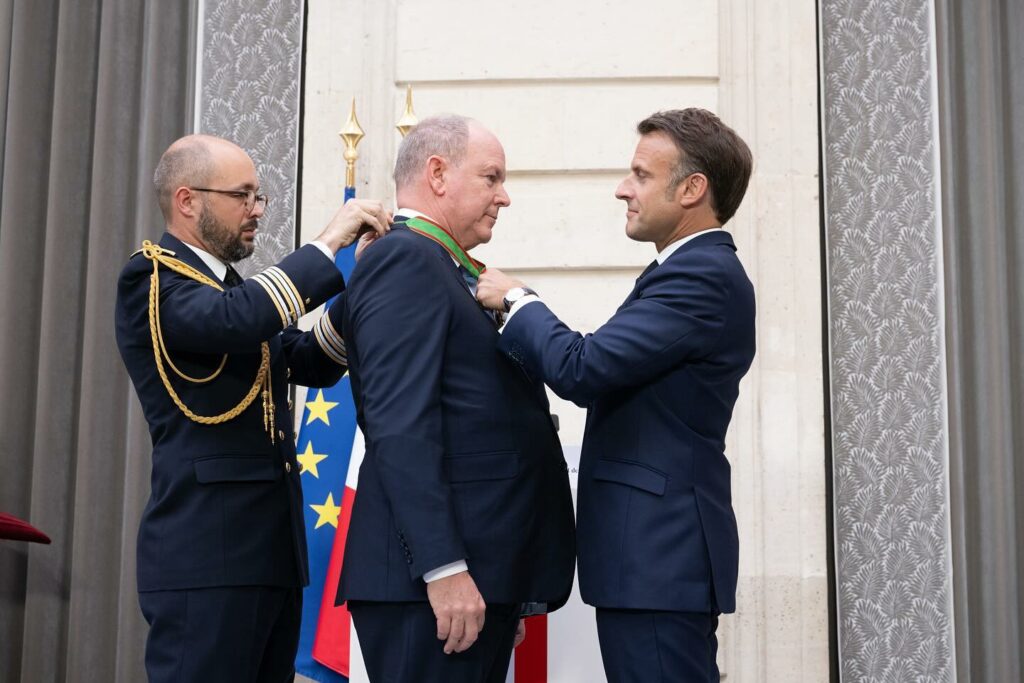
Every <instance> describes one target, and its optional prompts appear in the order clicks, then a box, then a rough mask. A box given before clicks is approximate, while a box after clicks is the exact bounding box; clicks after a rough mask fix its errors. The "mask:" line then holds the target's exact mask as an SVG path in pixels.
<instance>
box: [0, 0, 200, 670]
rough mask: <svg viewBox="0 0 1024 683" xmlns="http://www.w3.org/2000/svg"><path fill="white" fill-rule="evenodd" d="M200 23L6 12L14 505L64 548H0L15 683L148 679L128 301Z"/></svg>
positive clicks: (101, 12) (4, 375) (3, 458)
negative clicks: (124, 318)
mask: <svg viewBox="0 0 1024 683" xmlns="http://www.w3.org/2000/svg"><path fill="white" fill-rule="evenodd" d="M8 7H9V8H10V11H9V17H10V20H9V21H8V22H6V23H5V22H4V17H5V11H6V10H7V8H8ZM194 12H195V10H194V3H193V2H181V3H179V2H174V3H164V2H160V3H157V2H145V3H139V2H137V0H33V2H15V3H3V4H0V31H3V33H2V35H0V52H2V50H3V46H4V45H5V44H7V43H9V45H10V49H9V58H8V61H7V67H8V68H7V69H6V70H5V72H6V76H7V79H6V86H7V87H6V88H5V97H6V100H5V102H6V109H0V111H5V113H6V117H5V119H4V121H3V123H4V125H3V131H4V132H3V137H2V138H0V142H2V145H3V167H2V170H3V181H2V204H0V291H2V292H3V296H0V388H2V390H3V392H4V396H5V400H4V410H2V411H0V471H2V472H3V475H0V510H3V511H7V512H10V513H12V514H15V515H17V516H19V517H22V518H25V519H28V520H29V521H30V522H32V523H33V524H35V525H36V526H38V527H40V528H41V529H43V530H44V531H45V532H46V533H48V534H49V535H50V536H51V538H53V541H54V542H53V544H52V545H50V546H39V545H26V544H23V543H12V542H9V541H0V680H3V681H8V680H9V681H19V680H21V681H33V682H40V683H44V682H48V681H117V682H120V681H126V682H127V681H139V680H144V678H145V675H144V672H143V669H142V656H143V647H144V641H145V634H146V628H145V624H144V622H143V620H142V617H141V614H140V612H139V608H138V602H137V598H136V592H135V558H134V553H135V533H136V530H137V525H138V519H139V516H140V514H141V510H142V506H143V505H144V503H145V500H146V497H147V495H148V489H149V485H148V481H147V479H148V472H149V463H148V457H147V454H148V452H149V443H148V441H149V439H148V435H147V433H146V426H145V421H144V420H143V419H142V417H141V414H140V410H139V407H138V403H137V399H136V398H135V396H134V394H133V392H132V389H131V386H130V383H129V382H128V379H127V375H126V373H125V372H124V368H123V367H122V365H121V361H120V358H119V357H118V354H117V349H116V346H115V343H114V336H113V308H114V294H115V283H116V278H117V274H118V272H119V271H120V269H121V267H122V265H123V264H124V262H125V260H126V259H127V258H128V256H129V254H131V252H132V251H133V250H134V249H136V248H138V244H139V242H140V241H141V239H142V236H147V237H148V236H153V235H158V234H159V233H160V231H161V230H162V220H161V218H160V214H159V210H158V208H157V206H156V200H155V197H154V195H153V192H152V189H151V180H150V179H151V174H152V171H153V168H154V166H155V164H156V161H157V159H158V157H159V154H160V153H161V152H162V151H163V149H164V148H165V147H166V146H167V145H168V144H169V143H170V142H171V141H172V140H174V139H175V138H177V137H179V136H180V135H182V134H183V133H185V132H186V131H187V130H188V128H189V127H190V112H191V102H190V93H191V80H192V69H191V55H192V53H191V44H192V38H191V32H192V28H193V21H194V18H193V15H194ZM0 66H3V61H2V58H0ZM0 83H2V81H0ZM126 416H127V417H126Z"/></svg>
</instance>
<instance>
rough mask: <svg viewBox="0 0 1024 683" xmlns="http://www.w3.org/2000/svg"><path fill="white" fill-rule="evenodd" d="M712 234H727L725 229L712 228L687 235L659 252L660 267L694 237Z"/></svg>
mask: <svg viewBox="0 0 1024 683" xmlns="http://www.w3.org/2000/svg"><path fill="white" fill-rule="evenodd" d="M711 232H725V228H711V229H709V230H701V231H700V232H695V233H693V234H692V235H687V236H686V237H684V238H683V239H681V240H676V241H675V242H673V243H672V244H670V245H668V246H667V247H665V248H664V249H662V250H661V251H659V252H658V265H661V264H662V263H664V262H665V259H667V258H668V257H669V256H671V255H672V254H674V253H676V250H677V249H679V247H681V246H683V245H684V244H686V243H687V242H689V241H690V240H692V239H693V238H694V237H700V236H701V235H707V234H708V233H711Z"/></svg>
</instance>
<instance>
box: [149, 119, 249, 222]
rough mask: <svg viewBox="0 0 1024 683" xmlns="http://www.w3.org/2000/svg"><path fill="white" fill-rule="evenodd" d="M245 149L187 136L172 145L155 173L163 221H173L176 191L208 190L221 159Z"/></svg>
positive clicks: (218, 140)
mask: <svg viewBox="0 0 1024 683" xmlns="http://www.w3.org/2000/svg"><path fill="white" fill-rule="evenodd" d="M235 154H241V155H244V156H246V157H247V158H248V155H246V153H245V150H243V149H242V148H241V147H239V146H238V145H236V144H234V143H233V142H229V141H228V140H225V139H224V138H218V137H215V136H213V135H186V136H185V137H183V138H179V139H178V140H175V141H174V142H173V143H171V146H170V147H168V148H167V151H165V152H164V153H163V156H161V157H160V162H159V163H158V164H157V165H156V171H155V172H154V173H153V186H154V188H155V189H156V196H157V201H159V203H160V211H161V212H162V213H163V215H164V219H165V220H167V221H168V222H170V220H171V216H172V211H171V207H172V203H173V198H174V191H175V190H177V189H178V188H179V187H206V186H208V185H209V183H210V179H211V178H212V177H213V176H214V174H215V173H216V171H217V163H218V160H219V159H221V158H224V156H225V155H235Z"/></svg>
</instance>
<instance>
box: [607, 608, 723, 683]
mask: <svg viewBox="0 0 1024 683" xmlns="http://www.w3.org/2000/svg"><path fill="white" fill-rule="evenodd" d="M717 628H718V617H717V616H715V615H712V614H699V613H695V612H658V611H649V610H623V609H603V608H598V610H597V636H598V639H599V640H600V641H601V659H602V660H603V661H604V671H605V674H606V675H607V676H608V683H718V680H719V675H718V663H717V662H716V661H715V656H716V655H717V654H718V638H717V637H715V630H716V629H717Z"/></svg>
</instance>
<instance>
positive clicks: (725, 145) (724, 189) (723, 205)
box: [636, 107, 754, 225]
mask: <svg viewBox="0 0 1024 683" xmlns="http://www.w3.org/2000/svg"><path fill="white" fill-rule="evenodd" d="M636 130H637V132H638V133H640V134H641V135H647V134H649V133H655V132H659V131H660V132H662V133H665V134H666V135H668V136H669V138H671V139H672V141H673V142H674V143H675V144H676V148H677V149H678V150H679V163H678V164H677V165H676V168H675V169H674V171H673V177H672V182H671V184H670V186H671V188H672V189H675V188H676V187H678V185H679V183H681V182H683V181H684V180H685V179H686V177H687V176H689V175H691V174H693V173H703V174H704V175H705V176H707V179H708V184H709V186H710V188H711V206H712V208H713V209H714V210H715V215H716V216H717V217H718V220H719V221H721V222H722V224H723V225H725V223H726V222H728V220H729V219H730V218H732V217H733V214H735V213H736V209H738V208H739V206H740V202H741V201H743V195H744V194H745V193H746V191H747V183H748V182H749V181H750V171H751V167H752V166H753V163H754V162H753V158H752V157H751V155H750V148H749V147H747V143H745V142H743V139H742V138H741V137H740V136H739V135H737V134H736V131H734V130H733V129H732V128H730V127H729V126H727V125H725V124H724V123H722V120H721V119H719V118H718V117H717V116H715V115H714V114H712V113H711V112H709V111H708V110H706V109H698V108H695V107H693V108H690V109H670V110H668V111H659V112H657V113H655V114H651V115H650V116H648V117H647V118H646V119H644V120H643V121H641V122H640V123H638V124H637V127H636Z"/></svg>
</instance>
